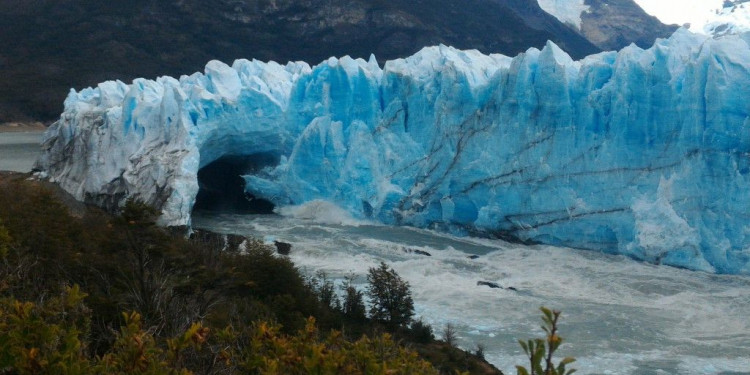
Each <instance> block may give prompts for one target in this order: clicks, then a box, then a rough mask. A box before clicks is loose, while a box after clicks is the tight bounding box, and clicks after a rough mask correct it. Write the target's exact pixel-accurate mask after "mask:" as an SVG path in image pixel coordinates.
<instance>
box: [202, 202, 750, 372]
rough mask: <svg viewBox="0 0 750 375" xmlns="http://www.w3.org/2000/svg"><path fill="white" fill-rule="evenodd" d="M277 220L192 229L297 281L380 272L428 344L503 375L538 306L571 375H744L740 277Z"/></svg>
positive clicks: (537, 332) (748, 301) (746, 287)
mask: <svg viewBox="0 0 750 375" xmlns="http://www.w3.org/2000/svg"><path fill="white" fill-rule="evenodd" d="M283 214H284V215H285V216H280V215H266V216H260V215H232V214H215V213H205V212H204V213H196V214H195V215H194V225H195V226H196V227H199V228H205V229H210V230H214V231H217V232H223V233H237V234H243V235H250V236H255V237H258V238H263V239H265V240H266V241H271V240H273V239H278V240H283V241H286V242H290V243H292V244H293V248H292V255H291V258H292V260H293V261H294V262H295V264H297V265H298V266H299V267H301V268H302V269H303V270H305V272H307V273H309V274H313V273H315V272H316V271H325V272H326V273H327V274H328V275H329V276H332V277H334V278H337V279H341V278H343V277H344V276H346V275H350V274H354V275H357V276H358V282H359V283H360V287H361V288H364V285H365V282H366V280H365V276H364V275H366V273H367V269H368V268H369V267H373V266H375V265H377V264H378V263H379V262H380V261H381V260H384V261H386V262H387V263H389V264H390V265H391V266H392V267H393V268H394V269H395V270H396V271H397V272H398V273H399V274H400V275H401V276H402V277H403V278H405V279H406V280H408V281H409V282H410V283H411V286H412V292H413V297H414V300H415V304H416V310H417V315H418V316H421V317H422V318H423V320H425V321H426V322H428V323H430V324H432V325H433V327H434V328H435V330H436V331H437V332H440V331H441V330H442V327H444V326H445V324H447V323H453V324H454V325H456V326H457V327H458V330H459V336H460V337H459V341H458V342H459V345H460V346H462V347H464V348H467V349H475V348H476V345H477V344H479V343H481V344H483V345H484V346H485V353H486V357H487V359H488V360H489V361H490V362H492V363H493V364H495V365H496V366H498V367H499V368H500V369H501V370H503V371H504V372H505V373H506V374H515V372H516V371H515V368H514V365H516V364H525V363H526V362H525V360H524V357H523V354H522V351H521V349H520V347H519V346H518V343H517V340H518V339H527V338H532V337H540V336H541V335H542V332H541V329H540V328H539V326H540V323H541V321H540V318H539V316H540V313H539V311H538V308H539V306H542V305H544V306H547V307H550V308H554V309H559V310H562V311H563V318H562V325H561V330H562V333H561V334H562V336H563V337H564V338H565V340H566V342H567V343H566V344H564V345H563V346H562V348H561V350H560V354H561V355H562V356H574V357H576V358H577V359H578V361H577V362H576V363H575V366H573V367H575V368H578V369H579V373H583V374H722V375H729V374H733V375H736V374H750V278H748V277H742V276H717V275H711V274H706V273H699V272H692V271H687V270H681V269H675V268H669V267H663V266H654V265H649V264H644V263H640V262H636V261H633V260H631V259H627V258H625V257H619V256H610V255H604V254H599V253H594V252H586V251H578V250H572V249H563V248H555V247H550V246H520V245H513V244H508V243H504V242H501V241H490V240H480V239H471V238H457V237H452V236H447V235H443V234H439V233H434V232H430V231H425V230H418V229H410V228H393V227H386V226H379V225H372V224H367V223H360V222H356V221H353V220H349V219H347V218H346V216H345V215H344V214H342V213H341V212H338V211H337V210H336V209H333V208H331V207H329V206H327V205H326V204H323V203H320V202H315V203H313V204H309V205H307V206H305V207H302V208H297V209H291V210H287V211H286V212H284V213H283ZM414 250H421V251H426V252H429V253H430V254H431V255H432V256H429V257H428V256H425V255H419V254H416V253H414V252H413V251H414ZM410 251H411V252H410ZM473 254H476V255H479V258H477V259H474V260H472V259H469V258H468V256H469V255H473ZM477 281H491V282H495V283H498V284H500V285H502V286H504V287H511V286H512V287H514V288H517V289H518V290H517V291H512V290H503V289H490V288H488V287H483V286H478V285H477Z"/></svg>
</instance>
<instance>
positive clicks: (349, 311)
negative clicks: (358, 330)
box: [341, 276, 366, 322]
mask: <svg viewBox="0 0 750 375" xmlns="http://www.w3.org/2000/svg"><path fill="white" fill-rule="evenodd" d="M341 288H342V289H343V290H344V303H343V306H342V310H341V311H342V312H343V313H344V316H346V317H347V318H349V319H351V320H354V321H359V322H361V321H364V320H365V319H366V316H365V303H364V301H363V299H362V297H363V294H362V291H360V290H357V288H356V287H355V286H354V277H353V276H349V277H347V278H346V280H345V281H344V284H343V285H341Z"/></svg>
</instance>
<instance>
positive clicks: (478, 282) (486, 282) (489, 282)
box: [477, 281, 503, 289]
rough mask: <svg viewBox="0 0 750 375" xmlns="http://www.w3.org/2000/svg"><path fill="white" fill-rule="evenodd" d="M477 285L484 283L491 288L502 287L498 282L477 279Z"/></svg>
mask: <svg viewBox="0 0 750 375" xmlns="http://www.w3.org/2000/svg"><path fill="white" fill-rule="evenodd" d="M477 285H484V286H488V287H490V288H492V289H503V287H501V286H500V284H498V283H493V282H491V281H477Z"/></svg>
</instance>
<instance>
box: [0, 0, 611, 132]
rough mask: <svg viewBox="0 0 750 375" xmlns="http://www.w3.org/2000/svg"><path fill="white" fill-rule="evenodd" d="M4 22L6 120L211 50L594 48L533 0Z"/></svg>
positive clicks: (339, 1)
mask: <svg viewBox="0 0 750 375" xmlns="http://www.w3.org/2000/svg"><path fill="white" fill-rule="evenodd" d="M530 14H531V15H533V17H530V16H529V15H530ZM0 23H1V24H2V25H3V28H2V31H0V44H1V45H3V48H2V49H1V50H0V74H1V75H2V76H3V80H0V123H2V122H7V121H16V120H29V119H34V120H43V121H51V120H54V119H56V118H57V116H58V115H59V113H60V112H61V111H62V101H63V99H64V98H65V95H67V93H68V90H69V89H70V88H71V87H73V88H76V89H80V88H83V87H87V86H90V85H95V84H96V83H98V82H101V81H104V80H107V79H121V80H123V81H125V82H129V81H130V80H131V79H133V78H135V77H147V78H155V77H156V76H159V75H180V74H185V73H190V72H194V71H200V70H202V69H203V66H204V65H205V63H206V62H207V61H209V60H211V59H219V60H222V61H226V62H230V63H231V61H232V60H234V59H236V58H249V59H252V58H255V59H259V60H263V61H266V60H275V61H279V62H286V61H290V60H305V61H308V62H310V63H317V62H319V61H322V60H323V59H326V58H328V57H329V56H343V55H350V56H353V57H364V58H367V57H369V55H370V54H371V53H375V55H376V56H377V57H378V59H379V61H385V60H386V59H392V58H396V57H403V56H408V55H410V54H412V53H414V52H416V51H418V50H419V49H421V48H422V47H424V46H427V45H435V44H439V43H444V44H447V45H452V46H455V47H457V48H462V49H467V48H476V49H479V50H481V51H483V52H485V53H489V52H493V53H495V52H499V53H504V54H508V55H515V54H517V53H519V52H522V51H525V50H526V49H528V48H529V47H532V46H534V47H542V46H543V45H544V43H545V42H546V41H547V40H548V39H549V40H553V41H554V42H555V43H556V44H558V45H559V46H561V47H562V48H563V49H565V50H566V51H567V52H568V53H570V54H571V55H572V56H574V57H582V56H585V55H587V54H590V53H594V52H597V51H599V49H598V48H597V47H595V46H594V45H593V44H591V43H590V42H589V41H587V40H586V39H585V38H583V37H582V36H580V35H579V34H577V33H576V32H575V31H573V30H572V29H570V28H569V27H567V26H565V25H563V24H562V23H560V22H559V21H557V20H556V19H555V18H554V17H552V16H550V15H548V14H546V13H544V12H543V11H541V9H540V8H539V7H538V5H536V2H535V1H529V0H511V1H494V0H493V1H488V0H466V1H462V2H460V3H459V2H455V1H450V0H413V1H395V2H394V1H383V0H353V1H351V0H347V1H345V0H325V1H324V0H301V1H300V0H276V1H270V0H210V1H198V0H180V1H174V2H156V1H149V0H130V1H125V0H113V1H106V2H102V1H98V0H54V1H52V0H0Z"/></svg>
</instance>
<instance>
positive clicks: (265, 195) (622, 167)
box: [37, 29, 750, 274]
mask: <svg viewBox="0 0 750 375" xmlns="http://www.w3.org/2000/svg"><path fill="white" fill-rule="evenodd" d="M749 40H750V39H749V38H748V36H747V35H733V36H727V37H723V38H718V39H714V38H710V37H707V36H704V35H696V34H692V33H690V32H688V31H686V30H684V29H681V30H678V31H677V32H676V33H675V34H674V35H673V36H672V37H670V38H668V39H663V40H658V41H657V42H656V44H655V45H654V46H653V47H651V48H649V49H646V50H644V49H640V48H638V47H636V46H634V45H631V46H629V47H626V48H624V49H623V50H621V51H618V52H604V53H600V54H596V55H592V56H588V57H586V58H584V59H582V60H579V61H574V60H572V59H571V58H570V57H569V56H568V55H567V54H566V53H565V52H563V51H562V50H561V49H560V48H558V47H557V46H556V45H554V44H553V43H551V42H550V43H548V44H547V45H546V46H545V47H544V48H543V49H542V50H538V49H529V50H528V51H527V52H525V53H522V54H520V55H518V56H516V57H513V58H511V57H507V56H503V55H483V54H481V53H479V52H477V51H460V50H456V49H454V48H451V47H447V46H436V47H427V48H424V49H423V50H421V51H420V52H418V53H417V54H415V55H413V56H411V57H408V58H406V59H399V60H394V61H388V62H386V63H385V64H384V66H383V67H382V68H381V66H380V65H379V64H378V62H377V61H376V60H375V58H374V57H371V58H370V59H369V61H365V60H362V59H352V58H349V57H343V58H340V59H337V58H331V59H329V60H327V61H324V62H323V63H321V64H319V65H316V66H314V67H311V66H309V65H308V64H306V63H303V62H291V63H288V64H286V65H280V64H277V63H275V62H268V63H264V62H259V61H248V60H237V61H235V62H234V63H233V64H232V66H228V65H226V64H224V63H221V62H218V61H211V62H209V63H208V65H206V69H205V73H195V74H193V75H190V76H182V77H180V78H179V79H175V78H171V77H161V78H158V79H156V80H146V79H136V80H135V81H133V83H132V84H130V85H127V84H124V83H122V82H118V81H113V82H105V83H101V84H99V85H98V86H97V87H95V88H87V89H84V90H81V91H80V92H76V91H74V90H71V93H70V94H69V95H68V97H67V99H66V100H65V109H64V112H63V113H62V115H61V117H60V120H59V121H57V122H56V123H55V124H54V125H53V126H52V127H51V128H50V129H49V130H48V131H47V133H46V134H45V139H44V143H43V154H42V156H41V157H40V159H39V160H38V162H37V168H38V169H39V170H41V171H42V172H41V173H42V174H44V175H46V176H48V178H49V179H50V180H52V181H54V182H56V183H58V184H59V185H60V186H61V187H62V188H64V189H65V190H66V191H68V192H70V193H71V194H73V195H74V196H75V197H76V198H77V199H80V200H82V201H86V202H90V203H95V204H98V205H101V206H104V207H108V208H112V209H114V208H116V207H118V205H120V204H122V202H123V201H124V200H126V199H128V198H134V199H139V200H142V201H144V202H146V203H149V204H151V205H153V206H155V207H158V208H159V209H160V210H161V217H160V224H162V225H168V226H189V225H190V220H191V219H190V215H191V211H192V209H193V207H194V205H195V204H196V197H197V196H198V194H199V190H200V189H201V184H202V182H200V181H199V178H198V174H199V171H201V170H202V169H204V168H207V167H208V166H210V165H212V163H215V162H217V161H220V160H226V158H235V159H238V158H239V160H243V162H244V163H245V164H244V166H245V167H244V168H243V169H242V170H241V171H239V172H237V174H238V175H241V180H242V181H244V190H245V192H246V193H247V194H248V196H252V197H254V198H257V199H263V200H266V201H269V202H271V203H273V204H274V205H276V206H277V207H284V206H298V205H302V204H305V203H308V202H313V201H326V202H329V203H331V204H334V205H336V206H337V207H340V208H341V209H343V210H345V211H346V212H348V213H349V214H350V215H351V216H352V217H353V218H355V219H367V220H371V221H376V222H381V223H385V224H390V225H409V226H416V227H422V228H433V229H437V230H443V231H449V232H452V233H456V234H466V235H483V236H490V237H495V238H502V239H511V240H516V241H522V242H528V243H544V244H552V245H560V246H567V247H575V248H583V249H590V250H595V251H602V252H607V253H612V254H624V255H627V256H631V257H634V258H637V259H642V260H646V261H649V262H653V263H660V264H667V265H672V266H678V267H685V268H690V269H695V270H703V271H708V272H717V273H731V274H750V194H749V193H748V191H749V190H748V188H749V187H750V100H749V98H750V47H749V46H748V41H749ZM238 178H239V177H238Z"/></svg>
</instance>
